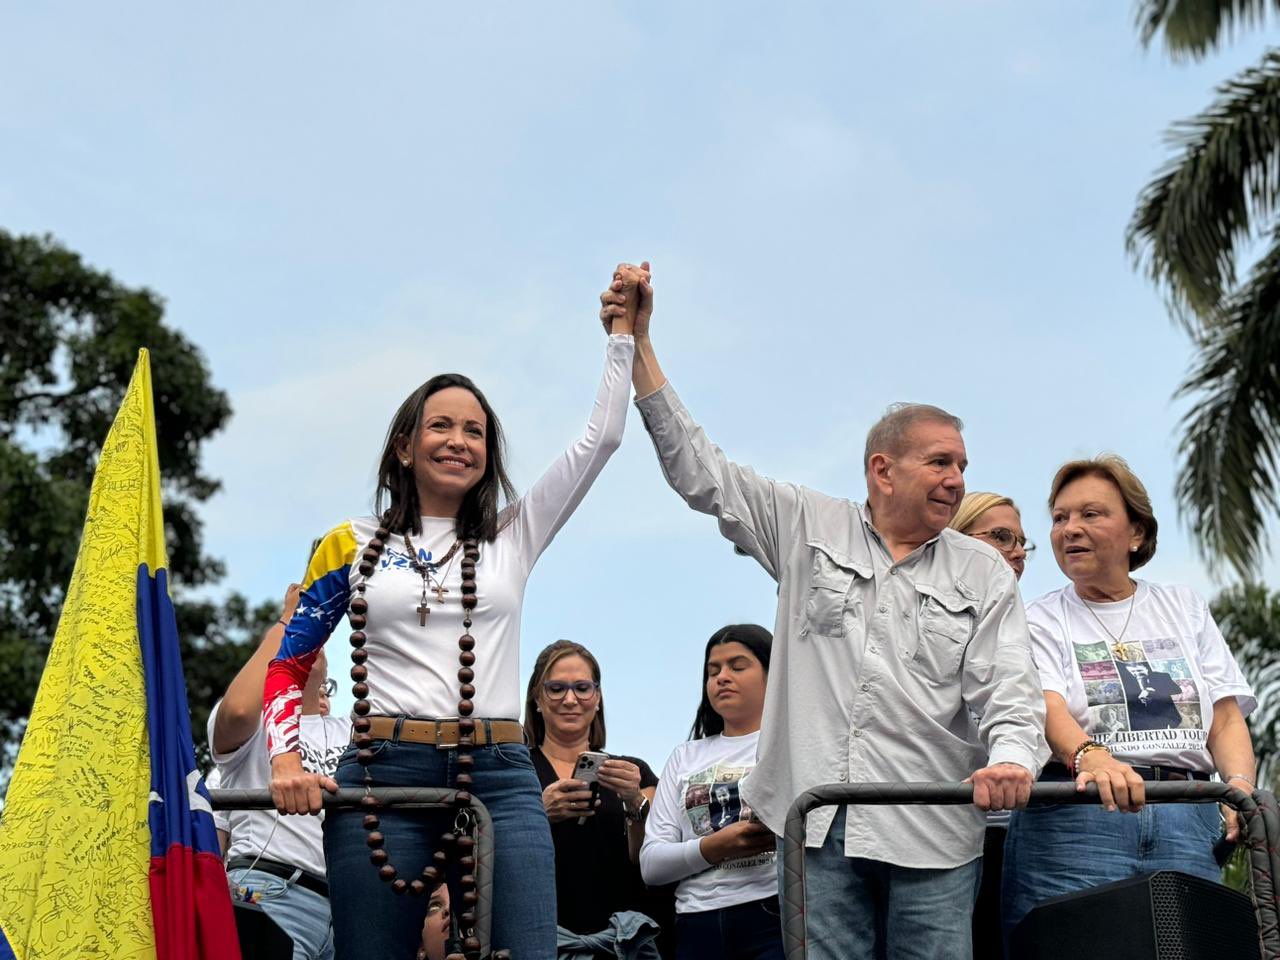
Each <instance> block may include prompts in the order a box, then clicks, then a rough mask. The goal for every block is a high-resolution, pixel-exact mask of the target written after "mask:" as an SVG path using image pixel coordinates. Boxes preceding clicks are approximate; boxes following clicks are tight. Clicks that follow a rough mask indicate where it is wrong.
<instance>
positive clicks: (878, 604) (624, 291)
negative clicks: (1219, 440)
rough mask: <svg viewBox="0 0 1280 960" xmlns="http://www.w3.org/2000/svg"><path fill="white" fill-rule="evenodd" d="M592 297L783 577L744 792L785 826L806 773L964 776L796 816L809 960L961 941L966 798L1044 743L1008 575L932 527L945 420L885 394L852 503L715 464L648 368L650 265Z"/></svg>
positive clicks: (720, 507)
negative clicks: (966, 792)
mask: <svg viewBox="0 0 1280 960" xmlns="http://www.w3.org/2000/svg"><path fill="white" fill-rule="evenodd" d="M601 302H602V303H603V305H604V306H603V309H602V310H601V318H602V319H604V320H605V321H606V323H607V322H608V321H609V320H610V319H611V318H612V317H613V316H614V315H615V314H616V313H617V312H618V311H622V310H627V309H628V308H630V309H631V310H633V311H634V312H635V314H636V323H635V339H636V361H635V367H634V374H633V376H634V382H635V388H636V396H637V400H636V405H637V406H638V407H639V409H640V412H641V415H642V416H643V418H644V422H645V427H646V428H647V429H648V431H649V434H650V436H651V437H652V439H653V443H654V447H655V448H656V450H657V453H658V459H659V461H660V463H661V465H662V470H663V472H664V474H665V475H666V478H667V482H668V483H670V485H671V486H672V487H673V488H674V489H675V490H676V492H677V493H679V494H680V496H682V497H683V498H684V499H685V501H686V502H687V503H688V504H689V506H691V507H692V508H693V509H695V510H698V511H700V512H702V513H708V514H711V515H712V516H714V517H715V518H716V519H717V520H718V521H719V525H720V531H721V533H723V534H724V536H726V537H727V538H728V539H729V540H731V541H733V543H734V544H735V545H737V547H738V548H739V549H740V550H741V551H742V552H744V553H746V554H748V555H749V556H751V557H754V558H755V559H756V561H757V562H759V563H760V565H761V566H763V567H764V569H765V570H766V571H767V572H768V573H769V574H770V576H772V577H773V578H774V579H775V580H776V581H777V582H778V613H777V620H776V623H775V627H774V640H773V656H772V662H771V665H770V670H769V684H768V688H767V691H766V694H765V706H764V721H763V727H762V730H761V736H760V747H759V762H758V764H757V766H756V768H755V770H754V771H753V772H752V774H751V776H750V777H749V778H748V779H747V780H746V781H745V782H744V783H743V796H744V799H745V800H746V801H747V802H748V803H750V805H751V807H752V809H753V810H755V811H756V813H757V814H758V815H759V817H760V819H761V820H762V821H763V822H764V823H765V824H766V825H767V826H768V827H769V828H770V829H772V830H773V832H774V833H776V834H781V833H782V830H783V825H784V823H785V821H786V814H787V810H788V808H789V807H790V806H791V803H792V802H793V801H794V800H795V798H796V797H797V796H799V795H800V794H801V793H803V792H804V791H805V790H808V789H810V788H811V787H815V786H818V785H820V784H826V783H833V782H877V781H921V780H941V781H956V782H958V781H961V780H965V781H971V782H972V783H973V787H974V804H975V805H974V806H908V807H902V808H895V807H887V806H850V807H847V808H840V809H835V808H830V807H828V808H824V809H820V810H818V811H815V812H814V813H813V814H812V815H811V816H810V817H809V820H808V832H807V836H806V838H805V844H806V847H808V848H809V849H808V850H807V851H806V858H805V878H806V888H807V890H806V893H807V897H808V903H807V904H806V910H805V914H806V943H807V948H808V956H809V957H810V958H837V957H838V958H841V960H863V958H865V960H871V958H872V957H877V956H879V957H887V958H889V960H906V958H913V960H914V958H918V960H926V958H929V960H932V958H936V957H948V958H967V957H970V956H971V953H972V949H971V940H970V916H971V913H972V908H973V902H974V899H975V897H976V895H977V891H978V883H979V879H980V874H981V862H982V861H981V854H982V837H983V822H984V821H983V814H982V811H983V810H1002V809H1010V808H1013V807H1019V806H1024V805H1025V804H1026V802H1027V799H1028V797H1029V795H1030V790H1031V784H1032V782H1033V780H1034V779H1035V776H1036V774H1038V773H1039V770H1040V767H1041V766H1042V764H1043V763H1044V761H1045V760H1046V759H1048V756H1049V748H1048V745H1047V744H1046V742H1045V738H1044V732H1043V730H1044V718H1045V712H1044V696H1043V694H1042V693H1041V689H1040V680H1039V677H1038V675H1037V674H1036V672H1035V669H1034V667H1033V666H1032V663H1031V654H1030V641H1029V637H1028V633H1027V624H1026V618H1025V616H1024V613H1023V607H1022V600H1021V598H1020V597H1019V595H1018V587H1017V582H1016V580H1015V578H1014V576H1013V572H1012V570H1011V569H1010V568H1009V565H1008V564H1007V563H1005V562H1004V560H1003V559H1002V558H1001V557H1000V555H999V554H998V553H996V551H995V550H994V549H993V548H991V547H990V546H988V545H987V544H985V543H983V542H982V541H980V540H977V539H974V538H971V537H966V536H964V535H963V534H959V533H956V532H955V531H954V530H950V529H948V528H947V524H948V523H949V522H950V520H951V518H952V516H953V515H954V514H955V511H956V509H957V508H958V507H959V505H960V500H961V498H962V497H963V496H964V469H965V466H966V465H967V460H966V456H965V447H964V441H963V439H962V438H961V436H960V430H961V427H962V424H961V422H960V421H959V420H958V419H957V418H956V417H953V416H952V415H951V414H949V413H947V412H946V411H944V410H941V409H939V408H937V407H931V406H927V405H924V404H904V405H899V406H895V407H893V408H891V409H890V410H889V412H888V413H887V414H886V415H885V416H884V417H883V418H882V419H881V420H880V421H879V422H878V423H877V424H876V425H875V426H874V427H872V429H871V432H870V434H869V435H868V437H867V446H866V453H865V457H864V467H865V471H866V480H867V501H866V503H865V504H859V503H853V502H851V501H848V500H842V499H837V498H834V497H828V496H825V495H823V494H820V493H817V492H816V491H813V490H809V489H806V488H804V487H800V486H796V485H794V484H789V483H780V482H777V481H774V480H769V479H766V478H764V477H761V476H759V475H757V474H756V473H755V472H754V471H753V470H752V469H751V468H750V467H746V466H743V465H740V464H736V463H733V462H731V461H729V460H728V459H727V458H726V457H725V455H724V454H723V453H722V452H721V451H720V449H719V448H718V447H716V446H715V445H714V444H712V443H711V442H710V441H709V440H708V439H707V437H706V435H705V434H704V433H703V431H702V429H701V427H699V426H698V425H697V424H696V423H695V422H694V420H693V418H692V417H691V416H690V415H689V413H688V411H687V410H686V409H685V408H684V406H683V405H682V404H681V403H680V400H679V398H678V397H677V396H676V393H675V390H674V389H673V388H672V386H671V384H670V383H669V382H668V381H667V379H666V377H665V376H663V374H662V370H661V368H660V367H659V365H658V360H657V355H656V353H655V352H654V349H653V344H652V341H651V340H650V339H649V318H650V314H651V313H652V308H653V291H652V288H651V287H650V286H649V276H648V265H647V264H644V265H642V266H641V267H632V266H630V265H626V264H624V265H621V266H620V267H619V268H618V272H617V273H616V274H615V279H614V282H613V284H612V285H611V286H610V288H609V290H606V291H605V292H604V294H602V295H601ZM779 864H780V865H781V858H779Z"/></svg>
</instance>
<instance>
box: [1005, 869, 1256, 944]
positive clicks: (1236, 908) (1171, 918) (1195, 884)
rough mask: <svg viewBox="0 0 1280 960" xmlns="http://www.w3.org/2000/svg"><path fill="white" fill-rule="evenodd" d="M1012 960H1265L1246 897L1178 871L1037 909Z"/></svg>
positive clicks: (1020, 932)
mask: <svg viewBox="0 0 1280 960" xmlns="http://www.w3.org/2000/svg"><path fill="white" fill-rule="evenodd" d="M1009 948H1010V953H1011V957H1010V960H1078V958H1079V957H1080V956H1082V955H1083V954H1084V953H1085V952H1093V951H1096V950H1097V949H1101V951H1102V952H1103V953H1104V954H1105V955H1106V956H1109V957H1110V956H1114V957H1122V958H1123V960H1223V958H1225V957H1229V958H1231V960H1258V958H1259V952H1258V921H1257V918H1256V917H1255V916H1254V912H1253V903H1252V901H1250V899H1249V898H1248V897H1247V896H1245V895H1244V894H1243V893H1240V892H1238V891H1236V890H1232V889H1231V888H1230V887H1224V886H1222V884H1220V883H1213V882H1212V881H1210V880H1202V879H1201V878H1200V877H1192V876H1189V875H1188V874H1185V873H1177V872H1175V871H1173V870H1159V871H1157V872H1155V873H1143V874H1139V875H1138V876H1136V877H1130V878H1129V879H1127V880H1120V881H1118V882H1116V883H1104V884H1103V885H1102V886H1099V887H1090V888H1089V889H1087V890H1081V891H1079V892H1078V893H1068V894H1066V895H1065V896H1061V897H1054V898H1053V899H1051V900H1046V901H1044V902H1043V903H1041V904H1039V905H1037V906H1036V907H1034V908H1033V909H1032V910H1031V912H1030V913H1028V914H1027V915H1026V916H1025V917H1023V918H1022V922H1021V923H1019V924H1018V925H1017V926H1016V927H1014V930H1013V936H1012V938H1011V939H1010V943H1009Z"/></svg>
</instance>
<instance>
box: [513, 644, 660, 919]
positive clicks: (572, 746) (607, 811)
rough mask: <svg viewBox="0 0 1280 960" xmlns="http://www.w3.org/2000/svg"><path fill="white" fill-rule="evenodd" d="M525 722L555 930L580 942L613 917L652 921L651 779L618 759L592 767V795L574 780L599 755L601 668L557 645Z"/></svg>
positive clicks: (543, 663) (642, 768)
mask: <svg viewBox="0 0 1280 960" xmlns="http://www.w3.org/2000/svg"><path fill="white" fill-rule="evenodd" d="M524 716H525V720H524V724H525V726H524V729H525V738H526V739H527V741H528V743H529V748H530V749H529V753H530V756H531V757H532V759H533V768H534V770H535V771H536V772H537V774H538V779H539V781H541V783H542V804H543V806H544V807H545V808H546V811H547V819H548V820H550V821H551V842H552V844H553V845H554V846H555V851H556V904H557V906H556V922H557V923H558V924H559V925H560V926H562V927H564V928H565V929H566V930H571V931H573V932H574V933H583V934H586V933H597V932H599V931H601V930H603V929H605V928H606V927H607V926H608V925H609V918H610V917H611V916H612V915H613V914H615V913H618V912H620V911H624V910H636V911H640V912H643V913H646V914H650V915H651V912H650V911H651V909H652V904H651V898H650V897H649V896H648V894H647V892H646V890H645V887H644V883H643V881H641V879H640V868H639V866H638V863H639V855H640V844H641V842H642V841H643V840H644V824H645V818H646V817H647V816H648V813H649V804H650V803H651V802H652V800H653V791H654V787H656V786H657V783H658V778H657V777H656V776H654V773H653V771H652V770H651V769H650V768H649V765H648V764H647V763H645V762H644V761H643V760H640V759H638V758H636V757H622V756H611V757H610V758H609V759H608V760H605V761H604V762H603V763H601V764H600V765H599V767H598V771H599V773H598V777H599V784H600V786H599V790H598V795H593V791H592V790H591V788H590V786H589V785H587V784H586V783H584V782H583V781H581V780H577V779H574V776H573V774H574V770H575V768H576V766H577V763H578V758H579V757H580V756H582V754H584V753H586V752H588V751H601V752H602V751H603V750H604V747H605V725H604V697H603V695H602V693H601V690H600V664H599V662H598V661H597V660H596V658H595V657H594V656H593V655H592V653H591V651H589V650H588V649H587V648H586V647H584V646H582V644H580V643H573V642H572V641H570V640H557V641H556V642H555V643H553V644H551V645H550V646H549V647H547V648H546V649H545V650H543V651H542V652H541V653H540V654H538V659H537V661H535V663H534V665H533V672H532V673H531V674H530V676H529V688H528V691H527V693H526V696H525V705H524ZM646 908H649V909H646Z"/></svg>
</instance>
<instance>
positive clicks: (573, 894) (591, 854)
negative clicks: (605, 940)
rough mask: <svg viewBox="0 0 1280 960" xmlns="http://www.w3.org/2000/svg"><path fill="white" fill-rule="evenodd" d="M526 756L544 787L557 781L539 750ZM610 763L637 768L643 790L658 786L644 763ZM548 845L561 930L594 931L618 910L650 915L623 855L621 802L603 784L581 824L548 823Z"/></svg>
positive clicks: (636, 869)
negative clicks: (594, 805)
mask: <svg viewBox="0 0 1280 960" xmlns="http://www.w3.org/2000/svg"><path fill="white" fill-rule="evenodd" d="M530 755H531V756H532V757H533V768H534V769H535V770H536V771H537V772H538V780H539V781H541V783H542V789H544V790H545V789H546V788H547V787H549V786H551V784H553V783H555V782H556V781H557V780H559V779H560V778H559V777H558V776H557V775H556V771H555V768H554V767H552V766H551V761H550V760H548V759H547V758H546V757H545V756H543V753H542V750H541V749H539V748H537V747H535V748H534V749H533V750H531V751H530ZM610 756H613V755H612V754H611V755H610ZM613 759H615V760H629V761H630V762H631V763H634V764H635V765H636V766H637V767H639V768H640V786H641V788H647V787H653V786H657V784H658V778H657V777H656V776H654V773H653V771H652V770H651V769H649V765H648V764H647V763H645V762H644V761H643V760H640V759H638V758H636V757H623V756H613ZM551 842H552V843H553V844H554V845H555V848H556V904H557V907H556V921H557V922H558V923H559V924H560V926H562V927H564V928H565V929H567V930H572V931H573V932H574V933H597V932H599V931H600V930H603V929H604V928H605V927H607V926H608V925H609V917H611V916H612V915H613V914H614V913H617V912H618V911H619V910H638V911H640V912H641V913H646V914H649V915H650V916H652V912H651V910H652V906H651V905H650V904H649V902H648V900H649V895H648V893H647V891H646V890H645V886H644V881H642V880H641V879H640V866H639V864H635V863H632V862H631V857H630V856H629V855H628V854H627V820H626V817H625V815H624V814H623V808H622V800H621V799H619V797H618V795H617V794H616V793H614V792H613V791H612V790H609V789H608V788H606V787H605V786H603V785H601V787H600V806H599V807H598V808H597V809H596V812H595V815H594V816H591V817H587V819H586V820H585V821H584V822H583V823H582V825H581V826H579V825H578V821H577V819H576V818H570V819H568V820H562V821H560V822H559V823H553V824H551ZM655 919H659V918H655ZM659 922H660V923H661V920H660V919H659Z"/></svg>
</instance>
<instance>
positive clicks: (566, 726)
mask: <svg viewBox="0 0 1280 960" xmlns="http://www.w3.org/2000/svg"><path fill="white" fill-rule="evenodd" d="M579 680H585V681H588V682H591V681H594V680H595V676H594V675H593V674H592V672H591V664H589V663H587V661H586V660H584V659H583V658H582V657H580V656H578V655H577V654H576V653H573V654H568V655H566V656H563V657H561V658H560V659H559V660H557V661H556V662H555V663H553V664H552V665H551V669H550V670H548V671H547V675H546V677H545V678H544V679H543V682H544V683H547V682H551V681H560V682H562V683H566V684H572V683H575V682H577V681H579ZM600 702H601V695H600V691H598V690H597V691H596V692H595V693H594V694H592V695H590V696H586V697H580V696H578V694H577V692H576V691H575V690H574V689H573V688H572V687H570V688H569V689H568V690H566V691H565V694H564V698H563V699H561V700H553V699H552V698H551V697H549V696H547V693H546V691H545V690H540V691H538V706H540V707H541V708H542V719H543V722H544V723H546V725H547V734H548V735H549V736H551V737H553V738H555V739H556V740H557V741H559V742H560V743H585V742H586V741H587V740H588V738H589V736H590V733H591V721H593V720H594V719H595V717H596V711H598V710H599V709H600Z"/></svg>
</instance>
